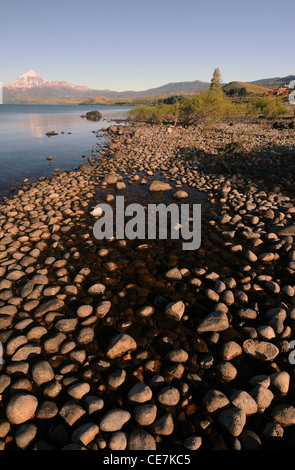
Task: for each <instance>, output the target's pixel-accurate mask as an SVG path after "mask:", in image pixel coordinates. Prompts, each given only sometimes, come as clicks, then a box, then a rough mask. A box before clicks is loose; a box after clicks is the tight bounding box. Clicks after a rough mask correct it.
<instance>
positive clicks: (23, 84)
mask: <svg viewBox="0 0 295 470" xmlns="http://www.w3.org/2000/svg"><path fill="white" fill-rule="evenodd" d="M5 87H6V88H34V87H52V88H71V89H74V90H79V91H86V90H90V89H89V88H88V87H86V86H79V85H72V84H71V83H68V82H65V81H62V82H60V81H50V80H47V79H46V78H44V77H41V76H40V75H38V74H37V73H36V72H35V71H34V70H29V72H26V73H24V74H23V75H21V76H20V77H19V78H17V79H16V80H14V81H13V82H10V83H8V84H7V85H5Z"/></svg>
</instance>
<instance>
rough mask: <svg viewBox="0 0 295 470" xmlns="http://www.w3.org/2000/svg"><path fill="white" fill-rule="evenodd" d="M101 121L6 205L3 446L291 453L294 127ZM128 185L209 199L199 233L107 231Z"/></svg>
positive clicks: (129, 193)
mask: <svg viewBox="0 0 295 470" xmlns="http://www.w3.org/2000/svg"><path fill="white" fill-rule="evenodd" d="M102 136H103V137H104V138H106V144H105V145H104V146H103V147H102V148H99V149H98V150H92V157H89V158H88V159H87V161H84V163H81V164H80V165H79V167H78V168H77V169H76V170H73V171H63V172H56V174H54V175H52V176H49V177H41V178H40V179H39V180H38V181H36V182H33V183H30V181H29V180H25V181H24V183H23V184H22V186H21V187H20V188H19V189H18V190H17V191H16V193H15V194H14V195H11V196H9V197H7V198H4V199H3V201H2V203H1V205H0V341H1V344H2V349H3V360H2V364H0V396H1V401H0V449H2V450H16V449H29V450H53V451H54V450H84V449H85V450H100V451H101V450H104V449H105V450H112V451H117V450H123V451H124V450H128V451H129V450H130V451H132V450H148V451H151V452H152V451H158V452H164V451H169V450H171V449H173V450H174V452H180V453H184V452H190V451H196V450H199V449H200V450H215V449H220V450H221V449H222V450H240V449H242V450H269V449H278V450H281V449H291V450H293V449H294V448H295V433H294V425H295V374H294V364H293V363H292V357H293V356H292V349H295V348H291V346H290V343H291V342H292V340H294V339H295V280H294V274H295V238H294V237H295V204H294V196H295V184H294V181H295V180H294V178H295V165H294V157H295V134H294V129H292V128H288V126H286V127H284V128H278V126H276V125H274V123H273V122H272V121H263V123H262V122H260V121H259V120H258V119H256V120H253V121H249V122H244V121H242V120H241V121H238V120H237V121H233V122H225V123H219V124H216V125H214V126H213V127H212V128H210V129H207V130H204V129H202V128H199V127H197V126H196V127H193V126H192V127H189V128H182V127H180V126H176V127H174V126H169V125H148V124H142V123H137V122H131V121H128V120H126V121H124V120H122V122H121V121H118V122H117V124H116V125H111V126H109V127H106V128H102V129H100V130H99V131H97V138H98V140H99V138H100V137H102ZM52 138H54V137H52ZM163 184H165V185H169V188H167V187H164V186H163ZM152 185H153V186H152ZM151 186H152V187H151ZM163 189H165V191H163ZM154 193H155V194H154ZM118 194H120V195H124V196H125V198H126V200H127V201H128V202H137V203H141V204H145V205H147V204H148V203H149V202H152V201H158V202H161V201H164V202H169V201H170V202H172V201H177V203H179V204H180V203H182V202H184V203H185V202H190V203H192V204H194V203H195V204H201V205H202V241H201V246H200V248H199V249H198V250H190V251H184V250H183V249H182V243H181V240H170V239H168V240H137V239H135V240H128V239H126V240H125V239H123V240H118V239H116V237H115V236H114V237H113V238H112V239H110V240H97V239H96V238H95V237H94V235H93V225H94V223H95V220H96V218H95V216H93V214H92V212H93V209H94V207H95V206H96V205H97V204H98V203H100V202H104V203H105V202H107V203H108V204H110V205H112V204H114V202H115V197H116V195H118ZM155 198H156V199H155ZM294 362H295V361H294Z"/></svg>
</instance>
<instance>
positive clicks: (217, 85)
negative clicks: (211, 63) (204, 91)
mask: <svg viewBox="0 0 295 470" xmlns="http://www.w3.org/2000/svg"><path fill="white" fill-rule="evenodd" d="M210 88H211V89H214V90H221V88H222V79H221V72H220V70H219V69H218V68H217V69H215V70H214V72H213V77H212V79H211V85H210Z"/></svg>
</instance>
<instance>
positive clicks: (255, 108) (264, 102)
mask: <svg viewBox="0 0 295 470" xmlns="http://www.w3.org/2000/svg"><path fill="white" fill-rule="evenodd" d="M286 112H287V109H286V107H285V106H284V105H283V103H282V101H281V99H280V98H271V99H270V98H267V97H265V98H264V97H263V98H256V99H255V100H253V101H252V103H251V105H250V110H249V114H255V115H262V116H265V117H278V116H282V115H283V114H286Z"/></svg>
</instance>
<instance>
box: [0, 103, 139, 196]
mask: <svg viewBox="0 0 295 470" xmlns="http://www.w3.org/2000/svg"><path fill="white" fill-rule="evenodd" d="M94 109H95V110H98V111H100V112H101V113H102V115H103V119H101V120H100V121H97V122H92V121H88V120H87V119H85V118H81V115H82V114H85V113H86V112H87V111H92V110H94ZM130 109H131V108H125V107H124V108H122V107H115V106H97V107H91V106H47V105H39V106H31V105H1V106H0V198H1V197H3V196H4V195H5V196H7V195H8V194H10V190H11V188H13V187H15V188H17V187H18V186H19V185H20V184H21V183H22V182H23V180H24V179H25V178H28V179H29V181H31V182H32V181H36V180H37V179H38V178H39V177H40V176H48V175H50V174H53V173H54V169H56V168H58V169H60V170H61V171H64V170H73V169H76V168H77V167H78V165H79V164H80V163H83V162H85V161H87V158H88V157H90V156H92V154H91V151H93V150H94V149H97V148H99V146H100V145H103V144H104V142H105V140H104V138H103V137H101V138H97V137H96V135H95V134H94V133H93V132H92V131H97V130H99V129H101V128H103V127H108V126H110V125H111V124H113V123H114V121H113V120H116V119H123V118H125V117H126V116H127V113H128V111H129V110H130ZM50 131H55V132H57V133H58V135H55V136H51V137H48V136H47V135H46V132H50ZM61 132H63V134H62V133H61ZM82 155H85V158H82ZM49 156H51V157H53V158H52V160H51V161H48V160H47V157H49ZM50 164H51V165H50Z"/></svg>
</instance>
